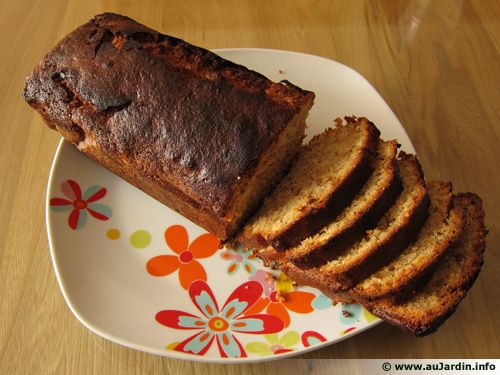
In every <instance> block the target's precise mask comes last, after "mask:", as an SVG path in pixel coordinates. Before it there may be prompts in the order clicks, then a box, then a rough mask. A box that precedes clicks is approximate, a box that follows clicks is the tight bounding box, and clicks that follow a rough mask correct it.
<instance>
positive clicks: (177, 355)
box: [45, 47, 415, 364]
mask: <svg viewBox="0 0 500 375" xmlns="http://www.w3.org/2000/svg"><path fill="white" fill-rule="evenodd" d="M211 51H212V52H214V53H221V52H257V53H273V54H276V53H277V54H288V55H299V56H303V57H307V58H314V59H320V60H323V61H325V62H328V63H334V64H336V65H338V66H340V67H342V68H343V69H347V70H349V71H350V72H351V73H354V74H355V75H357V76H359V77H360V78H361V79H363V80H364V81H366V82H367V83H368V84H369V85H370V86H371V87H372V88H373V90H374V92H375V93H376V94H377V95H378V97H379V98H380V99H381V100H382V102H383V103H384V105H385V107H386V108H385V109H386V110H388V111H390V113H391V114H392V115H393V116H394V118H395V119H396V120H397V121H398V123H399V125H400V127H401V131H402V134H404V136H405V137H406V139H405V141H406V142H407V144H408V145H409V146H410V149H409V150H408V152H415V148H414V146H413V143H412V142H411V139H410V137H409V136H408V133H407V132H406V129H405V128H404V126H403V125H402V124H401V122H400V121H399V119H398V117H397V116H396V115H395V113H394V111H393V110H392V109H391V108H390V106H389V105H388V103H387V102H386V101H385V100H384V98H383V97H382V96H381V95H380V93H379V92H378V91H377V90H376V89H375V87H374V86H373V85H372V84H371V82H370V81H368V80H367V79H366V78H365V77H364V76H363V75H362V74H361V73H359V72H358V71H356V70H354V69H353V68H351V67H349V66H347V65H344V64H342V63H340V62H338V61H335V60H332V59H329V58H327V57H324V56H318V55H313V54H308V53H304V52H300V51H290V50H281V49H271V48H245V47H243V48H218V49H212V50H211ZM67 147H72V145H71V144H69V143H67V142H66V141H65V140H64V138H62V137H61V139H60V141H59V143H58V145H57V148H56V151H55V153H54V157H53V160H52V164H51V168H50V172H49V179H48V181H47V189H46V194H45V219H46V232H47V239H48V244H49V251H50V255H51V263H52V267H53V269H54V273H55V275H56V279H57V283H58V286H59V289H60V290H61V293H62V295H63V297H64V301H65V302H66V304H67V306H68V307H69V309H70V311H71V313H72V314H73V315H74V316H75V317H76V318H77V320H78V321H79V322H80V323H81V324H82V325H83V326H84V327H86V328H87V329H88V330H89V331H91V332H92V333H94V334H96V335H98V336H100V337H102V338H104V339H107V340H109V341H111V342H113V343H116V344H119V345H122V346H124V347H127V348H131V349H134V350H138V351H141V352H145V353H148V354H153V355H158V356H161V357H165V358H173V359H180V360H187V361H194V362H203V363H218V364H243V363H247V364H248V363H259V362H269V361H275V360H280V359H285V358H290V357H296V356H300V355H302V354H306V353H309V352H312V351H315V350H318V349H321V348H324V347H326V346H329V345H333V344H337V343H339V342H342V341H344V340H346V339H349V338H351V337H353V336H356V335H358V334H361V333H363V332H364V331H366V330H369V329H371V328H374V327H375V326H377V325H379V324H380V323H382V322H383V320H381V319H378V320H376V321H373V322H370V323H368V324H367V325H366V326H364V327H362V328H359V329H356V330H354V331H352V332H349V333H347V334H345V335H344V336H342V337H339V338H337V339H334V340H331V341H326V342H323V343H320V344H317V345H314V346H311V347H304V348H301V349H299V350H296V351H292V352H287V353H282V354H278V355H270V356H262V357H244V358H223V357H220V358H218V357H205V356H198V355H192V354H189V353H182V352H176V351H172V350H167V349H155V348H151V347H147V346H145V345H141V344H136V343H134V342H133V341H129V340H126V339H122V338H120V337H117V336H115V335H113V334H109V333H107V332H105V331H103V330H102V329H100V328H97V327H95V326H94V325H93V324H92V323H91V322H89V321H87V320H86V319H84V318H83V317H82V316H81V315H80V313H79V312H78V311H77V309H76V308H75V307H74V305H73V301H72V299H71V297H70V296H69V293H68V291H67V290H66V286H65V284H64V283H63V282H62V276H61V269H60V267H59V266H58V264H59V262H58V256H57V251H56V249H55V246H54V237H55V233H54V231H55V229H54V225H53V223H52V220H51V211H50V197H51V195H52V194H51V193H52V191H53V189H54V178H55V177H54V176H55V173H56V170H57V167H58V165H59V163H60V162H61V158H60V156H61V154H62V152H63V151H64V150H65V149H66V148H67Z"/></svg>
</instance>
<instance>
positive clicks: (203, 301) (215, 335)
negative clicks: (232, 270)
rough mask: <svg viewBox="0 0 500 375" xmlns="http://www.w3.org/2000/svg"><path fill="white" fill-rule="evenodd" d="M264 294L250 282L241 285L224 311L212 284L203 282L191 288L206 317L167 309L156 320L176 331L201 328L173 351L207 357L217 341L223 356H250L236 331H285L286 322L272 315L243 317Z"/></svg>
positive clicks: (230, 298) (198, 282) (200, 281)
mask: <svg viewBox="0 0 500 375" xmlns="http://www.w3.org/2000/svg"><path fill="white" fill-rule="evenodd" d="M261 295H262V286H261V285H260V284H259V283H258V282H256V281H248V282H246V283H244V284H242V285H240V286H238V287H237V288H236V289H235V290H234V291H233V293H231V295H230V296H229V298H228V299H227V301H226V303H225V304H224V306H223V307H222V309H221V310H220V309H219V307H218V305H217V301H216V299H215V297H214V294H213V293H212V290H211V289H210V287H209V286H208V284H207V283H206V282H204V281H202V280H197V281H194V282H193V283H192V284H191V285H190V286H189V296H190V297H191V300H192V301H193V303H194V305H195V306H196V307H197V308H198V310H199V311H200V312H201V313H202V314H203V316H197V315H193V314H190V313H187V312H184V311H178V310H163V311H160V312H158V313H157V314H156V320H157V321H158V322H159V323H160V324H163V325H165V326H167V327H170V328H175V329H201V330H202V331H201V332H198V333H196V334H195V335H193V336H190V337H188V338H187V339H185V340H184V341H182V342H180V343H179V344H177V345H175V346H174V347H173V350H176V351H180V352H184V353H192V354H197V355H203V354H205V353H206V352H207V350H208V349H209V348H210V346H211V344H212V342H213V341H214V339H216V341H217V347H218V349H219V352H220V355H221V356H222V357H232V358H237V357H246V355H247V354H246V352H245V350H244V349H243V346H242V345H241V343H240V342H239V341H238V339H237V338H236V337H235V336H234V335H233V332H240V333H254V334H255V333H274V332H279V331H281V330H282V329H283V322H282V321H281V320H280V319H279V318H277V317H275V316H271V315H266V314H254V315H246V316H244V317H242V316H241V315H242V314H243V313H244V312H245V311H247V310H248V309H249V308H250V307H251V306H252V305H253V304H254V303H255V301H257V300H258V299H259V297H260V296H261Z"/></svg>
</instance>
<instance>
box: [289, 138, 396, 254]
mask: <svg viewBox="0 0 500 375" xmlns="http://www.w3.org/2000/svg"><path fill="white" fill-rule="evenodd" d="M397 146H398V145H397V142H396V141H391V142H383V141H380V142H379V146H378V153H377V158H375V159H374V160H373V164H374V165H373V172H372V174H371V175H370V177H369V179H368V181H367V182H366V183H365V185H364V186H363V188H362V189H361V191H360V192H359V193H358V194H357V195H356V197H355V199H354V200H353V201H352V202H351V203H350V204H349V206H348V207H346V208H345V209H344V211H342V213H341V214H340V215H339V216H338V217H337V218H336V219H335V220H333V221H332V222H331V223H329V224H327V225H326V226H324V227H323V228H321V229H320V230H319V231H318V233H316V234H314V235H313V236H311V237H308V238H306V239H304V240H303V241H302V242H301V243H300V244H299V245H298V246H296V247H294V248H292V249H289V250H287V251H286V253H285V254H286V258H287V259H290V260H292V261H300V262H307V261H308V260H309V259H311V258H318V257H319V256H320V253H323V252H328V254H329V255H331V256H333V255H335V254H336V253H338V252H339V251H342V249H343V248H344V247H345V246H347V245H348V244H349V239H350V238H346V237H352V238H353V239H354V238H357V236H356V234H357V233H356V232H357V231H358V232H359V231H362V230H364V229H367V227H368V226H369V225H370V224H372V223H371V221H374V220H376V218H377V217H378V212H373V211H374V208H375V207H377V206H383V207H380V209H378V211H382V212H383V209H384V208H386V206H390V204H391V200H392V199H391V198H392V195H393V196H397V193H398V192H399V191H400V188H401V186H400V185H401V184H400V181H399V173H398V168H397V163H396V153H397ZM391 189H392V191H389V190H391ZM382 201H385V202H382ZM386 202H387V204H386ZM358 227H359V228H358ZM356 230H357V231H356ZM336 239H342V240H341V241H338V240H337V241H336Z"/></svg>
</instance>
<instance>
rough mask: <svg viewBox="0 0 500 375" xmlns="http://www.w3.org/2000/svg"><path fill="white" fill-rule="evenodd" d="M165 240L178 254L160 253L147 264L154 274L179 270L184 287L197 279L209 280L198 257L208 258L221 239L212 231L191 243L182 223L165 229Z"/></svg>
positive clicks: (149, 270)
mask: <svg viewBox="0 0 500 375" xmlns="http://www.w3.org/2000/svg"><path fill="white" fill-rule="evenodd" d="M165 242H166V243H167V246H168V247H169V248H170V249H172V251H174V252H175V253H176V254H177V255H159V256H156V257H154V258H151V259H150V260H149V261H148V263H147V264H146V269H147V271H148V272H149V273H150V274H151V275H153V276H167V275H170V274H171V273H172V272H175V271H177V270H179V282H180V284H181V286H182V287H183V288H184V289H186V290H187V289H188V288H189V285H190V284H191V283H192V282H193V281H195V280H203V281H207V274H206V272H205V269H204V268H203V266H202V265H201V264H200V262H198V261H197V260H196V259H201V258H208V257H209V256H211V255H213V254H214V253H215V252H216V251H217V249H218V248H219V247H220V240H219V239H218V238H217V237H216V236H215V235H213V234H211V233H205V234H202V235H201V236H199V237H197V238H196V239H195V240H194V241H193V242H192V243H191V245H189V235H188V232H187V231H186V228H184V227H183V226H182V225H172V226H171V227H168V228H167V230H166V231H165Z"/></svg>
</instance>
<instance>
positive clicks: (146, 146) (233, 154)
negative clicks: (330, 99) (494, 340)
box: [23, 13, 314, 240]
mask: <svg viewBox="0 0 500 375" xmlns="http://www.w3.org/2000/svg"><path fill="white" fill-rule="evenodd" d="M23 96H24V98H25V99H26V101H27V102H28V103H29V104H30V105H31V106H32V107H33V108H35V109H36V110H38V111H39V112H40V113H41V115H42V116H43V118H44V119H45V122H46V123H47V125H48V126H49V127H50V128H52V129H55V130H57V131H59V132H60V133H61V135H62V136H63V137H64V138H65V139H66V140H67V141H68V142H70V143H72V144H74V145H75V146H76V147H77V148H78V149H79V150H80V151H82V152H84V153H85V154H86V155H88V156H89V157H91V158H92V159H94V160H96V161H97V162H98V163H100V164H101V165H103V166H104V167H106V168H108V169H109V170H111V171H112V172H114V173H116V174H117V175H119V176H121V177H122V178H123V179H125V180H127V181H128V182H130V183H131V184H133V185H135V186H136V187H138V188H139V189H141V190H143V191H144V192H146V193H147V194H149V195H151V196H152V197H154V198H156V199H157V200H159V201H160V202H162V203H164V204H166V205H168V206H169V207H171V208H172V209H174V210H176V211H178V212H180V213H181V214H182V215H184V216H186V217H187V218H188V219H190V220H192V221H193V222H195V223H197V224H199V225H200V226H202V227H203V228H205V229H206V230H208V231H210V232H212V233H214V234H216V235H217V236H218V237H219V238H221V239H222V240H225V239H227V238H228V237H230V236H231V235H232V234H233V233H234V232H235V231H236V230H237V229H238V228H239V226H240V225H241V223H242V221H243V220H244V219H245V218H246V217H247V216H248V215H250V214H251V213H252V212H253V211H254V210H255V209H256V208H257V207H258V205H259V203H260V202H261V199H262V198H263V196H264V195H265V194H266V193H267V192H268V191H269V190H270V189H271V188H272V187H273V185H275V183H277V181H278V180H279V179H280V178H281V176H282V175H283V173H284V171H285V170H286V169H287V167H288V166H289V164H290V162H291V160H292V159H293V158H294V157H295V155H296V153H297V151H298V150H299V149H300V145H301V143H302V139H303V137H304V130H305V119H306V116H307V114H308V112H309V109H310V107H311V105H312V103H313V100H314V94H313V93H312V92H309V91H305V90H302V89H300V88H298V87H296V86H294V85H292V84H291V83H289V82H286V81H283V82H280V83H274V82H271V81H270V80H269V79H267V78H265V77H264V76H262V75H261V74H259V73H256V72H254V71H251V70H249V69H247V68H245V67H243V66H241V65H237V64H234V63H231V62H229V61H227V60H225V59H223V58H221V57H219V56H217V55H215V54H214V53H212V52H210V51H207V50H205V49H203V48H199V47H195V46H193V45H191V44H189V43H186V42H184V41H182V40H180V39H177V38H174V37H171V36H167V35H163V34H160V33H158V32H156V31H154V30H152V29H150V28H148V27H146V26H143V25H141V24H139V23H137V22H135V21H133V20H131V19H130V18H127V17H123V16H120V15H117V14H112V13H105V14H101V15H98V16H96V17H94V18H93V19H92V20H91V21H89V22H88V23H86V24H85V25H83V26H81V27H79V28H78V29H76V30H75V31H73V32H72V33H70V34H69V35H68V36H66V37H65V38H64V39H63V40H62V41H61V42H60V43H59V44H58V45H57V46H56V47H55V48H54V49H53V50H52V51H51V52H50V53H49V54H48V55H47V56H45V58H44V59H43V60H42V62H41V63H40V64H39V65H38V66H36V67H35V69H34V70H33V72H32V73H31V74H30V75H29V76H28V78H27V79H26V83H25V88H24V91H23Z"/></svg>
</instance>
